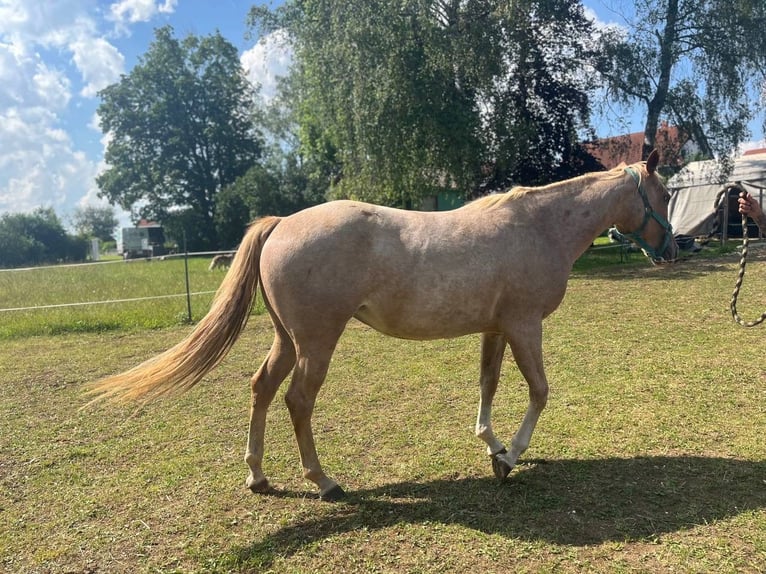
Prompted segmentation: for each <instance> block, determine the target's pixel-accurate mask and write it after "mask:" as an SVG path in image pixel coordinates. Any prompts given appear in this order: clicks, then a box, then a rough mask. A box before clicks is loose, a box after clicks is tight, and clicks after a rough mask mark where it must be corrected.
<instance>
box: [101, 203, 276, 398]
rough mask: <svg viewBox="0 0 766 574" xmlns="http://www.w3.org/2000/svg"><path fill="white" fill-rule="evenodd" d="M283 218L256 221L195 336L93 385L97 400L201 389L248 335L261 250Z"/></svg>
mask: <svg viewBox="0 0 766 574" xmlns="http://www.w3.org/2000/svg"><path fill="white" fill-rule="evenodd" d="M279 221H280V218H278V217H266V218H263V219H259V220H257V221H256V222H254V223H253V224H252V225H251V226H250V228H249V229H248V231H247V233H246V234H245V237H244V239H243V240H242V244H241V245H240V247H239V249H238V250H237V255H236V257H235V258H234V261H233V262H232V264H231V268H230V269H229V271H228V273H227V274H226V277H225V278H224V280H223V282H222V283H221V286H220V287H219V288H218V291H217V292H216V294H215V298H214V299H213V304H212V306H211V308H210V311H208V313H207V315H205V317H204V318H203V319H202V320H201V321H200V322H199V324H198V325H197V326H196V327H195V329H194V330H193V331H192V332H191V334H190V335H189V336H188V337H186V339H184V340H183V341H181V342H180V343H178V344H177V345H176V346H174V347H172V348H171V349H168V350H167V351H165V352H164V353H162V354H160V355H157V356H156V357H154V358H152V359H149V360H147V361H145V362H144V363H141V364H140V365H138V366H136V367H133V368H132V369H130V370H129V371H125V372H124V373H121V374H119V375H114V376H111V377H107V378H105V379H102V380H100V381H97V382H95V383H93V384H92V385H90V386H89V388H88V390H87V392H88V394H92V395H96V397H95V398H94V399H93V400H92V401H91V403H92V402H96V401H100V400H103V399H107V400H115V401H127V400H132V399H139V398H140V399H144V400H145V401H147V402H148V401H150V400H152V399H155V398H157V397H159V396H162V395H166V394H170V393H176V392H183V391H186V390H189V389H190V388H192V387H193V386H194V385H196V384H197V383H198V382H199V381H200V379H202V377H204V376H205V375H206V374H207V373H208V372H210V371H211V370H212V369H213V367H215V366H216V365H217V364H218V363H219V362H220V361H221V360H222V359H223V358H224V356H225V355H226V353H228V352H229V349H231V347H232V345H233V344H234V342H235V341H236V340H237V338H238V337H239V335H240V334H241V333H242V329H244V327H245V325H246V324H247V319H248V317H249V315H250V309H251V307H252V305H253V300H254V299H255V292H256V289H257V288H258V280H259V268H260V264H259V263H260V258H261V249H262V248H263V244H264V243H265V242H266V239H267V238H268V236H269V235H270V234H271V232H272V231H273V230H274V228H275V227H276V226H277V224H278V223H279Z"/></svg>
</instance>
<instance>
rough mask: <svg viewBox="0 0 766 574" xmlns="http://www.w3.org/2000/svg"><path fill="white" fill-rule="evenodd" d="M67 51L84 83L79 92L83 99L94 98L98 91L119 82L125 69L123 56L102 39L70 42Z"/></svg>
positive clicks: (84, 38) (90, 38) (86, 38)
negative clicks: (69, 51)
mask: <svg viewBox="0 0 766 574" xmlns="http://www.w3.org/2000/svg"><path fill="white" fill-rule="evenodd" d="M69 49H70V50H71V51H72V61H73V62H74V64H75V66H77V69H78V70H79V71H80V73H81V74H82V77H83V80H84V81H85V86H84V87H83V89H82V91H81V94H82V95H83V96H85V97H94V96H96V94H98V92H99V90H101V89H103V88H105V87H106V86H108V85H109V84H113V83H114V82H116V81H117V80H119V78H120V74H121V73H122V71H123V70H124V68H125V58H124V57H123V55H122V54H121V53H120V52H119V51H118V50H117V48H115V47H114V46H112V45H111V44H110V43H109V42H107V41H106V40H105V39H104V38H96V37H93V36H84V37H81V38H78V39H76V40H74V41H73V42H71V43H70V44H69Z"/></svg>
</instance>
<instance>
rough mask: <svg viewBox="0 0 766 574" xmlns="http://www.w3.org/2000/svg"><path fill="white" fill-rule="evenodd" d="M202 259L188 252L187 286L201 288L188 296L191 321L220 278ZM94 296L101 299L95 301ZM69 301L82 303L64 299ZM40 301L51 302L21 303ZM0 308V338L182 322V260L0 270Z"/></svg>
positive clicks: (202, 311) (199, 313) (185, 312)
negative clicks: (36, 307) (189, 254)
mask: <svg viewBox="0 0 766 574" xmlns="http://www.w3.org/2000/svg"><path fill="white" fill-rule="evenodd" d="M209 263H210V257H190V258H189V263H188V265H189V290H190V292H192V293H201V294H199V295H192V297H191V309H192V320H193V321H196V320H198V319H200V318H201V317H202V316H203V315H204V314H205V312H206V311H207V309H208V308H209V307H210V302H211V301H212V298H213V295H212V292H213V291H215V290H216V289H217V288H218V285H219V284H220V282H221V279H223V276H224V271H222V270H215V271H212V272H211V271H208V265H209ZM171 295H173V296H172V297H169V296H171ZM146 298H149V299H146ZM132 299H138V300H135V301H131V300H132ZM102 301H106V302H109V303H105V304H103V303H98V302H102ZM113 301H121V302H113ZM77 303H89V304H87V305H81V306H78V305H71V304H77ZM94 303H95V304H94ZM45 305H55V306H59V307H54V308H48V309H27V308H28V307H35V306H45ZM70 305H71V306H70ZM0 309H14V310H12V311H0V340H1V339H9V338H14V337H27V336H30V335H41V334H45V335H56V334H60V333H71V332H106V331H113V330H125V329H156V328H161V327H169V326H173V325H180V324H184V323H188V317H189V315H188V308H187V300H186V274H185V271H184V260H183V258H169V259H166V260H152V261H146V260H135V261H131V262H127V263H126V262H122V261H117V262H108V263H102V264H93V265H72V266H61V267H55V268H51V267H46V268H39V269H31V270H21V271H17V270H4V271H0ZM16 309H20V310H16Z"/></svg>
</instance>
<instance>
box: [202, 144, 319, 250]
mask: <svg viewBox="0 0 766 574" xmlns="http://www.w3.org/2000/svg"><path fill="white" fill-rule="evenodd" d="M270 159H271V161H268V162H266V163H265V164H264V165H263V166H261V165H258V166H255V167H253V168H251V169H250V170H249V171H248V172H247V173H246V174H245V175H243V176H242V177H240V178H239V179H238V180H237V181H236V182H234V183H233V184H232V185H230V186H229V187H227V188H226V189H224V190H223V191H222V192H221V195H220V197H219V210H218V213H217V214H216V217H217V218H218V220H217V224H218V234H219V237H220V238H221V244H222V246H224V247H227V248H233V247H235V246H236V245H237V244H239V242H240V240H241V239H242V236H243V235H244V231H245V228H246V227H247V224H248V223H250V221H252V220H254V219H256V218H258V217H262V216H264V215H289V214H291V213H295V212H296V211H300V210H301V209H305V208H306V207H310V206H312V205H316V204H318V203H322V202H323V201H325V191H326V189H325V186H323V185H322V184H321V183H320V182H319V181H318V180H317V179H316V178H315V177H314V176H313V173H312V169H311V168H310V167H309V166H307V165H305V164H302V163H300V161H299V158H298V157H297V156H296V154H295V153H286V154H278V155H275V156H272V157H271V158H270Z"/></svg>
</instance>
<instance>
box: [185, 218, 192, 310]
mask: <svg viewBox="0 0 766 574" xmlns="http://www.w3.org/2000/svg"><path fill="white" fill-rule="evenodd" d="M184 274H185V275H186V314H187V317H188V319H189V323H191V322H192V311H191V289H189V250H188V249H187V248H186V230H185V229H184Z"/></svg>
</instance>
